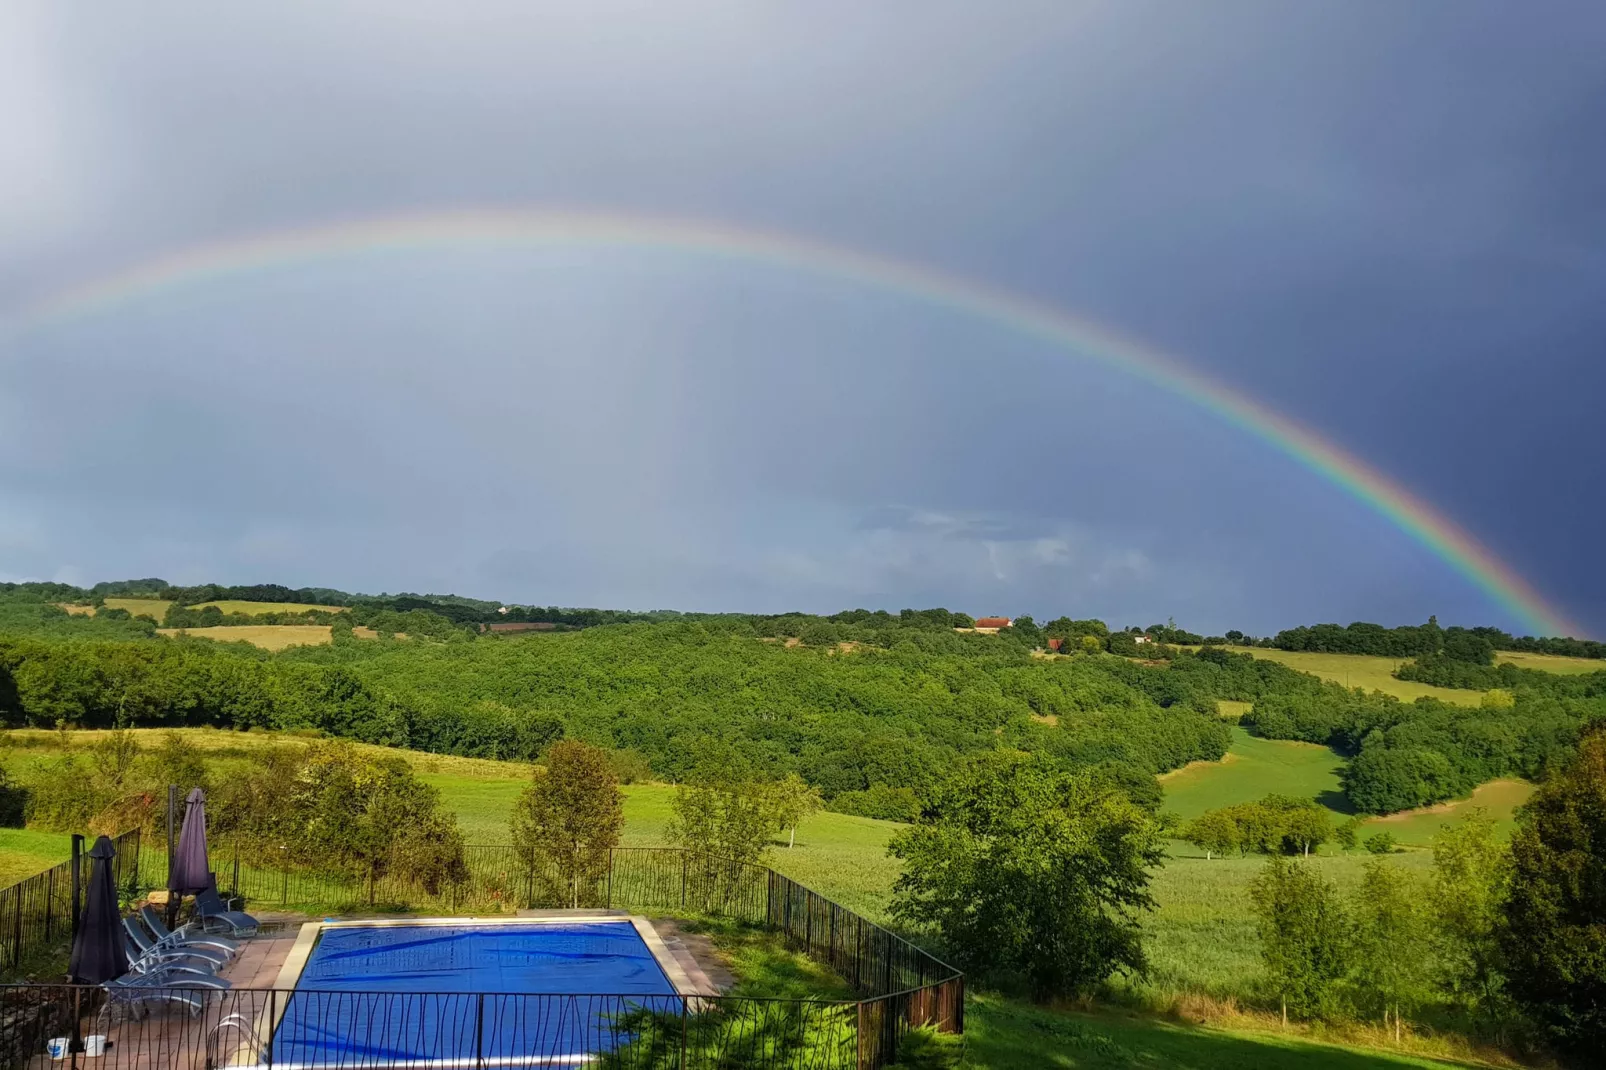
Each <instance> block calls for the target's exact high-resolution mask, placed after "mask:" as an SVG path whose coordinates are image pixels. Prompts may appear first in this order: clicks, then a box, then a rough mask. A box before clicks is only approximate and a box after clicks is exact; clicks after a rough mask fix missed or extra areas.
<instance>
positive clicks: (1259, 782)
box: [1160, 728, 1344, 820]
mask: <svg viewBox="0 0 1606 1070" xmlns="http://www.w3.org/2000/svg"><path fill="white" fill-rule="evenodd" d="M1343 767H1344V759H1343V758H1341V757H1339V756H1338V755H1337V754H1336V753H1334V752H1333V750H1332V749H1331V748H1329V747H1322V746H1318V745H1316V744H1314V743H1296V742H1291V741H1286V740H1276V739H1257V738H1256V737H1254V736H1251V735H1250V734H1249V733H1248V731H1246V730H1245V729H1242V728H1234V729H1233V730H1232V745H1231V746H1230V747H1229V749H1228V751H1227V756H1226V758H1224V759H1223V760H1221V761H1219V762H1193V763H1190V764H1189V765H1186V766H1184V767H1183V768H1181V769H1178V770H1176V771H1175V772H1171V773H1167V774H1165V775H1164V776H1162V777H1160V783H1161V785H1162V786H1163V787H1164V788H1165V803H1164V807H1165V809H1167V810H1170V811H1173V812H1174V813H1176V814H1177V815H1178V816H1179V817H1182V818H1184V819H1188V818H1194V817H1198V816H1199V815H1200V814H1202V813H1204V812H1205V811H1206V810H1214V809H1217V808H1218V807H1222V806H1232V805H1234V804H1236V803H1243V802H1253V801H1254V800H1256V799H1259V798H1263V797H1264V796H1266V795H1272V794H1276V795H1292V796H1294V797H1296V798H1300V799H1315V800H1317V801H1318V802H1321V803H1323V804H1325V805H1327V806H1328V808H1329V809H1330V810H1332V811H1333V817H1334V819H1335V820H1342V819H1343V816H1344V815H1343V812H1342V810H1343V802H1342V799H1341V796H1340V795H1339V782H1338V773H1339V770H1340V769H1342V768H1343Z"/></svg>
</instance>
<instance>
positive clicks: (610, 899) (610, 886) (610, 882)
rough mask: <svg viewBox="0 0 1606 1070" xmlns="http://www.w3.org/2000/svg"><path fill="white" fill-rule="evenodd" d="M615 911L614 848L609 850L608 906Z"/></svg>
mask: <svg viewBox="0 0 1606 1070" xmlns="http://www.w3.org/2000/svg"><path fill="white" fill-rule="evenodd" d="M607 909H609V910H612V909H613V848H612V847H610V848H608V906H607Z"/></svg>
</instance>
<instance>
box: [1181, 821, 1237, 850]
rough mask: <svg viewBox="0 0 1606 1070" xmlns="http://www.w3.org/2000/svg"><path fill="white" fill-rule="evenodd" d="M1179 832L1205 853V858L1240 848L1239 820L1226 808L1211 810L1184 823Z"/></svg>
mask: <svg viewBox="0 0 1606 1070" xmlns="http://www.w3.org/2000/svg"><path fill="white" fill-rule="evenodd" d="M1179 834H1180V835H1181V837H1182V838H1183V839H1184V840H1187V841H1188V842H1189V843H1191V844H1193V845H1194V846H1195V847H1198V848H1199V849H1200V850H1201V851H1203V852H1204V853H1205V858H1207V859H1208V858H1210V857H1212V856H1214V855H1218V854H1220V855H1224V854H1226V853H1227V852H1228V851H1232V850H1235V849H1237V848H1238V846H1239V844H1240V842H1241V839H1240V835H1239V831H1238V822H1236V821H1234V820H1233V819H1232V815H1230V814H1228V813H1227V812H1226V811H1225V810H1210V811H1208V812H1206V813H1204V814H1201V815H1199V816H1198V817H1196V818H1194V819H1193V820H1192V821H1190V822H1188V823H1187V824H1186V825H1183V826H1182V828H1181V829H1180V830H1179Z"/></svg>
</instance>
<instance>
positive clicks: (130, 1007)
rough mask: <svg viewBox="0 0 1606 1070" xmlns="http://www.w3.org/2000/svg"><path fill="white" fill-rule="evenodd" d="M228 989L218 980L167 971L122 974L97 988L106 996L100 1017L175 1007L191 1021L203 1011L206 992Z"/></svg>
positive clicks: (136, 1014) (135, 1013) (142, 1013)
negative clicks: (103, 991) (181, 1009)
mask: <svg viewBox="0 0 1606 1070" xmlns="http://www.w3.org/2000/svg"><path fill="white" fill-rule="evenodd" d="M228 987H230V986H229V982H227V981H225V980H223V979H222V978H221V977H201V976H197V975H195V974H188V973H178V972H175V971H169V970H161V971H155V972H151V973H136V974H124V975H123V976H122V977H119V978H117V979H116V980H115V981H107V982H106V983H105V984H103V985H101V988H102V989H104V990H105V992H106V1006H105V1008H104V1009H103V1010H102V1011H101V1013H102V1014H103V1015H106V1016H107V1017H108V1018H110V1017H114V1016H115V1015H116V1014H118V1013H121V1014H126V1015H128V1016H130V1017H138V1016H141V1015H144V1014H148V1013H150V1011H151V1010H152V1009H153V1008H155V1007H159V1006H178V1007H183V1008H184V1009H185V1010H186V1011H187V1012H188V1013H189V1015H190V1017H192V1018H195V1017H198V1016H199V1015H200V1013H201V1011H202V1010H203V1009H204V1008H205V1007H206V999H207V995H206V993H207V992H208V991H209V990H218V989H225V988H228Z"/></svg>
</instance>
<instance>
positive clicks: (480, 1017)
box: [474, 992, 485, 1067]
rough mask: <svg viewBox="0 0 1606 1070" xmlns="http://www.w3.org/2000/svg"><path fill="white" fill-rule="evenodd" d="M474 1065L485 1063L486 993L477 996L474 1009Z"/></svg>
mask: <svg viewBox="0 0 1606 1070" xmlns="http://www.w3.org/2000/svg"><path fill="white" fill-rule="evenodd" d="M474 1065H475V1066H476V1067H481V1066H484V1065H485V993H484V992H481V993H479V994H478V995H477V996H476V997H475V1011H474Z"/></svg>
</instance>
